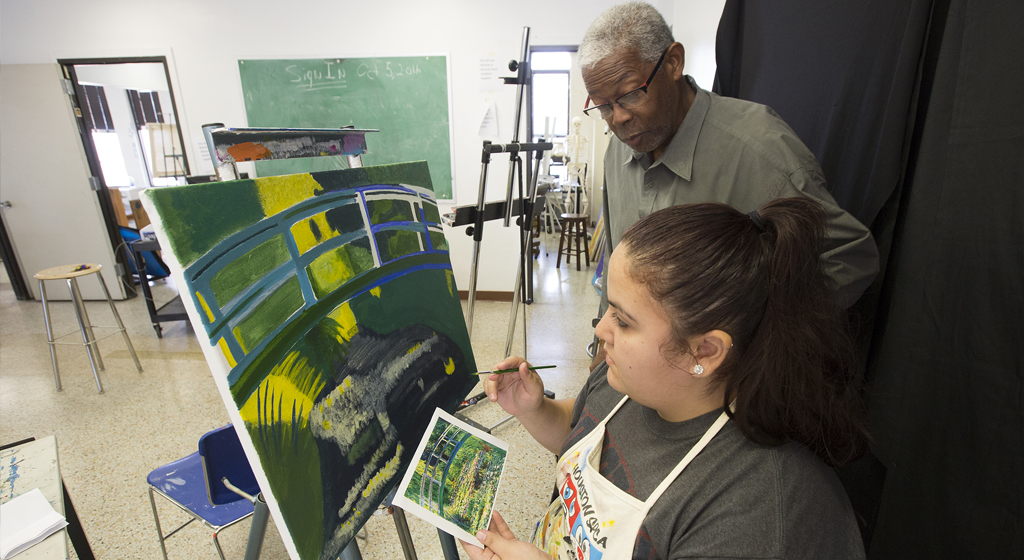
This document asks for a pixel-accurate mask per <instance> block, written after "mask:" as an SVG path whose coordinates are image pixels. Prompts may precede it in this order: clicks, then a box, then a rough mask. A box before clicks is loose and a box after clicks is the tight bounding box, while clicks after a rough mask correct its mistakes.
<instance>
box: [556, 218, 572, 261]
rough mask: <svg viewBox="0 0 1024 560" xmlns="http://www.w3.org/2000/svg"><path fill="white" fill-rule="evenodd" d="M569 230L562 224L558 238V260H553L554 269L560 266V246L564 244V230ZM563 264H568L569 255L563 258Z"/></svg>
mask: <svg viewBox="0 0 1024 560" xmlns="http://www.w3.org/2000/svg"><path fill="white" fill-rule="evenodd" d="M567 229H569V228H568V226H567V225H566V224H565V223H562V233H561V235H559V236H558V258H557V259H555V268H559V267H561V266H562V244H563V243H565V230H567ZM565 264H569V255H566V256H565Z"/></svg>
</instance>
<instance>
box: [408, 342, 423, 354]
mask: <svg viewBox="0 0 1024 560" xmlns="http://www.w3.org/2000/svg"><path fill="white" fill-rule="evenodd" d="M419 349H420V343H419V342H417V343H416V345H415V346H413V347H412V348H410V349H409V351H408V352H406V354H412V353H413V352H415V351H417V350H419Z"/></svg>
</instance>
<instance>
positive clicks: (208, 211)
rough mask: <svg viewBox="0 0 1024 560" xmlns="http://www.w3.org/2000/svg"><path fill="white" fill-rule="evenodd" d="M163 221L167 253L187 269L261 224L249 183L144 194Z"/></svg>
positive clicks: (255, 195)
mask: <svg viewBox="0 0 1024 560" xmlns="http://www.w3.org/2000/svg"><path fill="white" fill-rule="evenodd" d="M144 195H145V196H148V197H149V198H150V200H151V201H152V202H153V207H154V208H155V209H156V210H157V212H158V213H159V215H160V219H161V220H162V221H163V226H164V230H165V231H166V232H167V238H168V239H169V240H170V243H171V246H170V247H165V248H164V249H165V250H166V249H170V250H171V251H172V252H173V253H174V256H175V257H176V258H177V260H178V262H180V263H181V266H182V268H187V267H188V266H189V265H190V264H192V263H194V262H195V261H196V260H198V259H199V258H200V257H202V256H203V255H205V254H206V253H207V252H208V251H209V250H210V249H212V248H213V247H214V246H215V245H216V244H217V243H220V242H221V241H223V240H224V239H226V238H227V237H228V236H229V235H231V234H233V233H237V232H239V231H241V230H243V229H245V228H247V227H249V226H251V225H252V224H254V223H256V222H258V221H260V220H262V219H263V218H264V215H263V206H262V205H261V204H260V200H259V195H258V193H257V190H256V183H255V182H253V181H252V180H242V181H228V182H223V183H203V184H199V185H187V186H183V187H160V188H157V189H148V190H146V191H145V192H144Z"/></svg>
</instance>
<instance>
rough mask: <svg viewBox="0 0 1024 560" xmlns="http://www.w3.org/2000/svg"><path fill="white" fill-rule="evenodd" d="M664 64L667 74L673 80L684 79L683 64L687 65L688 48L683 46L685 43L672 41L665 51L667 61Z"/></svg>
mask: <svg viewBox="0 0 1024 560" xmlns="http://www.w3.org/2000/svg"><path fill="white" fill-rule="evenodd" d="M662 64H664V65H665V70H666V74H668V75H669V77H670V78H672V80H673V81H679V80H681V79H683V66H685V65H686V49H684V48H683V44H682V43H672V44H671V45H669V47H668V52H667V53H665V61H664V62H662Z"/></svg>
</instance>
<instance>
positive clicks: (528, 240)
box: [446, 27, 554, 357]
mask: <svg viewBox="0 0 1024 560" xmlns="http://www.w3.org/2000/svg"><path fill="white" fill-rule="evenodd" d="M521 52H522V59H521V60H519V61H516V60H513V61H511V62H509V70H512V71H515V72H517V74H516V76H514V77H510V78H504V80H505V84H506V85H511V84H515V85H516V117H515V127H514V129H513V135H512V143H510V144H493V143H491V142H490V141H484V143H483V150H482V157H481V163H482V168H481V170H480V189H479V194H478V197H477V204H476V206H475V207H473V206H467V207H461V208H456V209H455V212H454V213H452V214H449V215H447V216H446V223H447V224H448V225H450V226H461V225H469V224H472V225H471V226H470V227H469V228H467V229H466V234H467V235H471V236H473V258H472V264H471V265H470V267H471V271H470V280H469V300H468V309H467V314H466V315H467V316H466V325H467V328H468V330H469V334H470V336H472V334H473V314H474V308H475V305H476V286H477V278H478V274H479V270H480V244H481V241H482V240H483V234H484V222H485V221H489V220H494V219H498V218H502V219H503V221H504V226H505V227H509V225H510V224H511V221H512V216H518V219H517V225H518V226H519V266H518V269H517V270H516V283H515V293H514V294H513V300H512V310H511V316H510V318H509V325H508V336H507V338H506V343H505V354H506V355H508V354H510V353H511V352H512V340H513V337H514V335H515V326H516V320H517V318H518V312H519V305H520V303H522V305H523V344H524V349H523V356H524V357H525V356H526V348H525V344H526V319H525V317H526V304H527V303H529V298H528V294H527V293H526V289H525V288H526V286H525V284H524V282H523V276H524V272H523V271H524V269H526V268H527V266H526V265H527V261H528V255H529V252H530V251H532V247H533V228H532V227H531V222H532V219H533V217H534V216H535V209H536V210H539V208H537V205H536V199H537V177H538V176H539V171H540V164H541V160H542V159H543V154H544V151H545V150H550V149H552V148H553V147H554V145H553V144H552V143H551V142H537V143H521V142H519V129H520V122H521V117H522V112H523V99H524V98H525V96H526V95H527V94H528V92H529V91H530V86H531V85H532V76H531V73H530V63H529V59H528V57H529V55H530V28H529V27H524V28H523V41H522V51H521ZM520 152H523V153H525V154H526V157H527V158H529V156H530V154H531V153H534V154H535V161H534V166H533V169H532V173H530V174H529V175H528V176H527V177H526V182H528V183H529V185H528V188H526V190H525V192H524V178H523V160H522V159H521V158H520V157H519V154H520ZM498 153H508V154H509V158H510V164H509V170H508V183H507V186H506V191H505V200H504V201H502V202H491V203H485V202H484V196H485V189H486V184H487V166H488V165H489V164H490V162H491V154H498ZM516 185H518V197H517V198H513V192H514V191H513V188H514V186H516ZM530 262H532V261H530Z"/></svg>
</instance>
